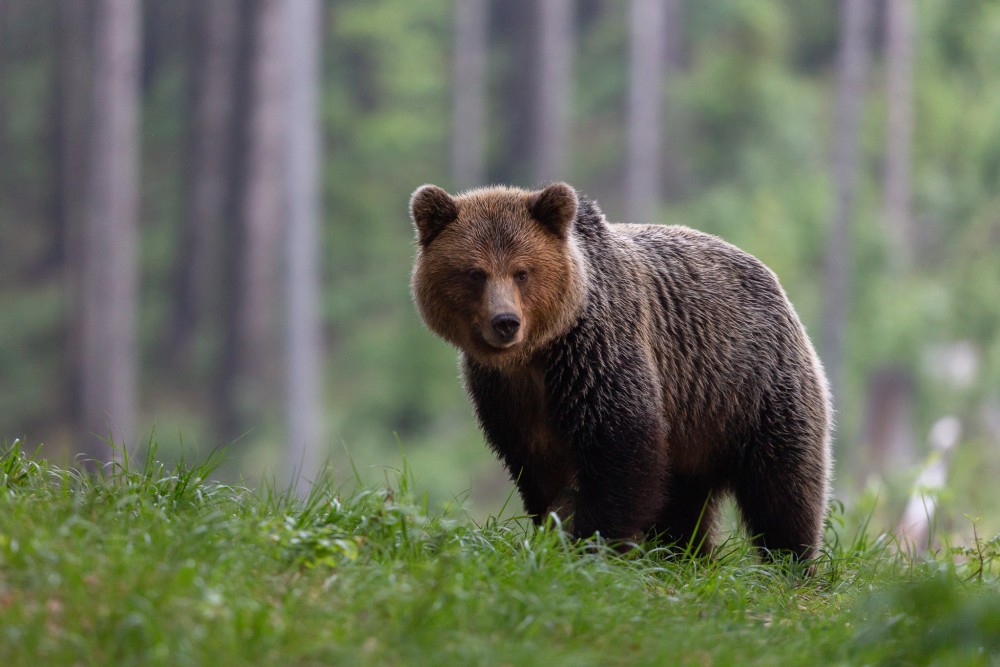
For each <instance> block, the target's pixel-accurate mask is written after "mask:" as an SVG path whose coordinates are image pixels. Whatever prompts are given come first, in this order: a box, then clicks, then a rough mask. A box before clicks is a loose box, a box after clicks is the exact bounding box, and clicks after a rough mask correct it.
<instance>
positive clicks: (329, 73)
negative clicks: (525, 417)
mask: <svg viewBox="0 0 1000 667" xmlns="http://www.w3.org/2000/svg"><path fill="white" fill-rule="evenodd" d="M296 7H304V8H306V10H305V13H301V12H299V10H298V9H292V8H296ZM309 8H311V11H312V12H313V14H311V15H310V14H309V13H308V11H309ZM550 180H565V181H568V182H570V183H572V184H573V185H575V186H576V187H577V188H578V189H580V190H581V191H582V192H585V193H587V194H589V195H591V196H593V197H595V198H596V199H597V200H598V201H599V203H600V204H601V206H602V208H603V209H604V211H605V212H606V213H607V214H608V217H609V219H611V220H613V221H642V222H661V223H678V224H685V225H689V226H691V227H695V228H697V229H701V230H704V231H707V232H710V233H713V234H718V235H720V236H722V237H723V238H725V239H727V240H729V241H731V242H733V243H735V244H737V245H739V246H741V247H743V248H745V249H746V250H748V251H750V252H751V253H753V254H755V255H756V256H757V257H759V258H760V259H762V260H763V261H764V262H765V263H766V264H767V265H768V266H770V267H771V268H772V269H773V270H774V271H775V272H776V273H777V274H778V276H779V277H780V279H781V281H782V283H783V284H784V286H785V288H786V291H787V292H788V294H789V296H790V298H791V300H792V302H793V303H794V304H795V306H796V308H797V310H798V311H799V314H800V316H801V317H802V319H803V320H804V322H805V324H806V326H807V328H808V330H809V331H810V333H811V334H812V336H813V339H814V341H815V342H816V343H817V345H818V347H819V350H820V354H821V357H822V358H823V360H824V363H825V364H826V366H827V369H828V372H829V374H830V376H831V380H832V382H833V387H834V389H835V393H836V403H837V409H838V428H837V435H836V458H837V480H836V495H837V497H838V498H841V499H843V500H844V501H846V502H848V503H849V504H853V503H860V502H864V501H865V500H866V499H867V500H868V501H870V504H871V505H872V506H873V507H874V506H876V504H875V499H876V498H877V499H878V503H877V508H876V510H875V512H876V513H875V516H876V520H877V521H881V522H882V523H883V524H884V526H885V527H890V528H891V527H892V525H894V521H895V520H896V519H897V518H898V516H899V512H900V511H901V508H902V504H903V502H904V501H905V498H906V496H907V494H908V492H909V489H910V487H911V485H912V484H913V482H914V479H915V478H916V476H917V472H918V469H919V467H920V464H921V463H923V462H924V461H925V460H926V459H927V458H928V456H942V457H943V458H944V459H945V460H946V461H948V462H950V469H949V475H948V483H947V487H946V490H945V492H944V493H943V494H942V496H941V502H942V508H943V511H942V512H941V513H940V514H939V516H938V518H937V519H936V520H937V522H938V524H939V526H938V529H939V531H940V532H941V533H945V534H947V533H967V532H968V531H969V529H970V526H971V522H970V521H969V518H972V519H975V520H976V521H977V522H978V524H979V530H980V532H981V533H986V532H997V531H1000V488H998V485H997V484H996V483H995V480H996V479H998V478H1000V336H998V333H1000V252H998V249H1000V2H996V1H992V0H951V1H949V2H939V1H937V0H912V1H911V0H871V1H870V2H869V1H868V0H844V1H843V2H834V1H833V0H752V1H751V0H713V1H711V2H699V1H695V0H684V1H682V0H663V1H662V2H657V1H655V0H633V1H632V2H626V1H624V0H578V1H576V2H573V1H571V0H538V1H537V2H532V1H529V0H504V1H493V2H487V1H486V0H458V1H454V2H453V1H448V0H425V1H423V2H419V3H418V2H406V1H404V0H327V1H326V2H322V3H320V2H298V1H296V0H290V1H288V2H281V1H278V0H247V1H246V2H240V1H238V0H208V1H202V0H185V1H176V2H167V1H166V0H146V1H145V2H138V1H137V0H63V1H61V2H57V1H55V0H2V1H0V438H2V439H4V440H6V441H7V442H10V441H13V440H14V439H21V440H22V441H23V442H25V443H27V447H28V448H29V449H30V448H32V447H34V446H41V447H42V449H41V453H42V455H43V456H44V457H45V458H48V459H51V460H55V461H58V462H63V463H65V462H73V461H83V460H84V458H87V457H96V458H97V459H98V460H102V459H109V458H111V457H112V456H113V455H114V453H113V452H112V451H111V450H110V449H109V448H108V447H107V445H106V444H105V443H103V442H102V441H101V439H100V437H104V438H106V437H107V436H108V434H109V433H110V434H112V435H113V436H114V438H115V440H116V441H117V442H119V444H122V443H124V444H125V445H127V446H128V448H129V450H130V451H135V452H139V451H141V450H142V449H143V448H145V447H146V446H147V445H148V443H150V442H155V443H156V445H157V448H158V451H157V456H158V457H159V458H163V459H166V460H168V461H170V460H176V459H180V458H185V459H187V460H192V459H194V460H197V459H199V458H203V457H205V456H207V455H208V453H209V452H210V451H212V450H214V449H216V448H219V447H226V450H227V461H226V463H225V465H224V466H223V467H222V468H221V469H220V471H219V473H220V474H222V475H225V476H229V477H231V478H239V477H243V478H246V479H248V480H251V481H255V480H259V479H260V478H261V477H267V476H270V475H277V476H278V479H279V480H281V483H284V480H287V479H288V474H289V473H291V472H292V471H294V470H297V469H302V470H303V471H304V472H305V473H306V477H309V475H310V473H312V474H315V473H314V472H313V471H315V469H316V466H317V465H318V463H319V462H320V461H322V460H325V459H327V458H328V459H329V460H330V461H331V462H332V464H333V470H334V474H335V476H336V477H337V478H338V479H340V480H344V483H345V484H348V483H350V482H349V481H348V480H350V479H352V477H353V475H354V472H353V471H354V470H355V469H356V470H357V471H358V472H359V473H360V474H361V475H362V477H365V478H374V479H378V478H379V477H380V476H381V475H382V474H383V471H385V470H387V469H389V468H398V467H400V466H402V465H403V464H402V460H403V457H404V455H405V460H406V465H408V466H409V467H410V468H411V469H412V470H413V472H414V476H415V478H416V480H417V484H418V486H419V487H420V488H422V489H424V490H426V492H427V493H428V497H429V499H430V500H431V502H432V503H433V504H443V503H449V502H452V501H454V500H455V499H458V500H459V501H461V502H463V503H464V504H465V506H466V507H468V508H469V509H470V511H471V512H472V513H473V514H474V515H482V514H484V513H488V512H494V511H496V510H497V508H498V507H499V506H500V505H501V504H502V503H503V499H504V498H505V497H506V496H507V494H508V493H509V489H510V486H509V483H508V482H507V480H506V479H505V477H504V476H503V474H502V472H501V470H500V466H499V465H498V464H497V463H496V462H495V461H494V460H493V458H492V456H491V455H490V454H489V452H488V451H487V450H486V448H485V446H484V445H483V444H482V438H481V436H480V434H479V432H478V430H477V428H476V425H475V422H474V419H473V417H472V413H471V409H470V407H469V405H468V403H467V400H466V398H465V396H464V395H463V391H462V388H461V385H460V383H459V381H458V379H457V376H458V370H457V363H456V354H455V352H454V350H452V349H451V348H449V347H448V346H447V345H446V344H444V343H443V342H441V341H439V340H437V339H436V338H434V337H433V336H432V335H431V334H430V333H429V332H427V331H426V330H425V329H424V327H423V325H422V324H421V322H420V320H419V318H418V316H417V314H416V311H415V309H414V307H413V304H412V301H411V298H410V295H409V286H408V279H409V270H410V266H411V262H412V258H413V255H414V246H413V241H412V229H411V227H410V223H409V221H408V219H407V199H408V196H409V194H410V192H412V190H413V189H414V188H415V187H417V186H418V185H420V184H422V183H425V182H433V183H436V184H438V185H441V186H443V187H446V188H448V189H450V190H452V191H456V190H460V189H463V188H467V187H473V186H477V185H481V184H488V183H509V184H515V185H520V186H525V187H534V186H538V185H541V184H543V183H545V182H547V181H550ZM944 418H948V419H947V420H946V421H943V422H942V421H941V420H942V419H944ZM935 425H937V429H934V427H935ZM932 431H934V432H935V433H937V434H939V435H938V436H935V438H932V437H931V435H930V434H931V433H932ZM151 434H152V435H151ZM941 434H943V435H941ZM95 435H96V436H100V437H95ZM935 439H943V440H947V441H948V442H949V443H955V444H954V447H953V449H952V450H949V453H945V454H942V453H941V452H938V453H937V454H934V453H933V451H932V447H931V443H932V441H933V440H935ZM81 455H82V458H81Z"/></svg>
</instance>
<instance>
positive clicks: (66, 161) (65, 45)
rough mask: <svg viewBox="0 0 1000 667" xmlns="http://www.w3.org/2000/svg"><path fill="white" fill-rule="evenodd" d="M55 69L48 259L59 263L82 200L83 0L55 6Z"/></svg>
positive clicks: (74, 240)
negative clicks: (51, 226) (53, 178)
mask: <svg viewBox="0 0 1000 667" xmlns="http://www.w3.org/2000/svg"><path fill="white" fill-rule="evenodd" d="M55 18H56V26H55V34H56V71H55V79H56V82H55V86H54V87H53V100H52V110H53V118H52V125H53V129H54V131H53V162H54V163H55V164H54V169H53V172H54V173H55V175H56V177H55V180H54V183H53V187H54V190H55V192H54V193H53V197H52V205H53V209H54V210H53V235H52V245H51V250H50V252H49V262H50V263H51V264H52V265H54V266H60V267H61V266H62V265H63V264H65V262H66V261H67V259H68V250H69V248H70V247H73V246H76V245H78V242H79V235H80V230H81V229H82V227H83V224H82V221H81V217H82V215H81V214H82V211H83V206H84V201H85V199H84V198H85V192H86V188H85V184H86V179H85V178H83V174H85V173H86V171H87V169H86V157H87V113H86V111H87V90H88V80H89V76H90V70H89V67H88V63H89V59H90V53H89V50H88V47H87V45H88V41H89V39H90V33H89V30H88V28H89V26H90V12H89V11H88V2H87V0H63V2H60V3H59V5H58V7H57V8H56V16H55Z"/></svg>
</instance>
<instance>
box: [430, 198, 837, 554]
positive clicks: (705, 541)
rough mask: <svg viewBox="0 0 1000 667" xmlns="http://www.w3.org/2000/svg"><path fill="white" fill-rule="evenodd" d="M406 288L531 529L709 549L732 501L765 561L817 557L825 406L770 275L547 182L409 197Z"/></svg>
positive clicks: (692, 234) (813, 362)
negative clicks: (440, 343)
mask: <svg viewBox="0 0 1000 667" xmlns="http://www.w3.org/2000/svg"><path fill="white" fill-rule="evenodd" d="M410 214H411V217H412V220H413V223H414V225H415V227H416V236H417V257H416V262H415V266H414V269H413V277H412V289H413V295H414V298H415V300H416V304H417V307H418V309H419V311H420V315H421V316H422V318H423V320H424V322H425V323H426V324H427V326H428V327H429V328H430V329H431V330H432V331H433V332H435V333H436V334H438V335H439V336H441V337H442V338H444V339H445V340H447V341H449V342H450V343H452V344H453V345H455V346H456V347H457V348H458V349H459V350H460V351H461V360H462V372H463V375H464V379H465V384H466V389H467V390H468V393H469V395H470V397H471V399H472V402H473V404H474V406H475V411H476V414H477V416H478V418H479V422H480V424H481V426H482V428H483V431H484V433H485V436H486V440H487V442H488V443H489V445H490V447H491V448H492V449H493V450H494V451H495V452H496V454H497V455H498V456H499V457H500V458H501V459H502V460H503V462H504V464H505V465H506V468H507V470H508V472H509V473H510V475H511V477H512V478H513V479H514V480H515V482H516V485H517V488H518V491H519V492H520V495H521V497H522V499H523V501H524V505H525V509H526V511H527V512H528V513H529V514H531V515H533V516H534V518H535V520H536V521H542V520H543V519H544V518H545V517H546V516H547V514H548V513H549V512H556V513H557V515H558V516H560V517H561V518H564V519H569V520H571V523H569V524H568V525H570V526H571V528H570V529H571V530H572V532H573V534H574V535H576V536H578V537H589V536H592V535H594V534H595V533H599V534H600V535H601V536H603V537H605V538H607V539H608V540H612V541H627V540H632V539H635V538H636V536H640V535H643V534H646V535H660V536H662V538H663V539H664V540H666V541H668V542H673V543H677V544H680V545H681V546H688V545H693V546H694V547H695V548H696V549H698V550H700V551H702V552H709V551H710V550H711V548H712V541H711V540H712V527H713V523H714V515H715V513H716V508H717V506H718V504H719V501H720V499H721V498H722V497H724V496H725V495H726V494H732V495H733V496H734V497H735V499H736V502H737V505H738V507H739V509H740V513H741V515H742V518H743V521H744V523H745V525H746V528H747V530H748V531H749V533H750V535H751V536H752V537H753V540H754V542H755V543H756V544H757V545H758V546H760V547H761V548H763V550H764V553H765V554H770V553H774V552H777V551H786V552H791V553H792V554H793V555H794V556H796V557H798V558H810V557H812V556H814V555H815V554H816V549H817V548H818V547H819V545H820V544H821V540H822V531H823V518H824V515H825V512H826V507H827V493H828V484H829V477H830V429H831V424H830V421H831V417H830V414H831V409H830V400H829V392H828V390H827V384H826V380H825V377H824V374H823V370H822V368H821V366H820V362H819V359H818V358H817V356H816V353H815V351H814V350H813V347H812V345H811V344H810V342H809V339H808V337H807V336H806V332H805V330H804V328H803V326H802V324H801V323H800V321H799V318H798V316H797V315H796V313H795V310H794V309H793V308H792V305H791V304H790V303H789V301H788V298H787V297H786V296H785V293H784V291H783V290H782V288H781V286H780V285H779V284H778V280H777V278H776V277H775V275H774V274H773V273H772V272H771V271H770V270H769V269H768V268H767V267H765V266H764V265H763V264H762V263H761V262H760V261H758V260H757V259H755V258H754V257H752V256H750V255H749V254H747V253H745V252H743V251H741V250H739V249H738V248H736V247H735V246H732V245H730V244H729V243H726V242H725V241H723V240H721V239H719V238H716V237H714V236H710V235H708V234H704V233H702V232H698V231H695V230H693V229H688V228H686V227H681V226H660V225H638V224H609V223H608V222H607V221H606V220H605V218H604V215H603V213H601V211H600V209H599V208H598V207H597V204H596V203H595V202H593V201H591V200H589V199H587V198H586V197H583V196H579V195H578V194H577V192H576V191H575V190H574V189H573V188H572V187H570V186H569V185H566V184H564V183H556V184H554V185H550V186H548V187H546V188H545V189H543V190H541V191H526V190H521V189H516V188H509V187H491V188H483V189H478V190H472V191H470V192H466V193H464V194H461V195H458V196H456V197H452V196H451V195H449V194H448V193H447V192H445V191H444V190H442V189H441V188H438V187H436V186H434V185H425V186H423V187H420V188H418V189H417V190H416V192H414V193H413V197H412V199H411V200H410Z"/></svg>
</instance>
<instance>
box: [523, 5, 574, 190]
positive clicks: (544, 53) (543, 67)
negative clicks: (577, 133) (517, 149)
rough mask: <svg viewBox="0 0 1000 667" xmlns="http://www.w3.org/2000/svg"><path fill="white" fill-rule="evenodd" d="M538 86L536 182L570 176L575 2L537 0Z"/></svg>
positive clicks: (535, 145)
mask: <svg viewBox="0 0 1000 667" xmlns="http://www.w3.org/2000/svg"><path fill="white" fill-rule="evenodd" d="M537 9H538V13H539V17H538V25H539V31H538V64H537V67H538V77H537V79H536V84H537V87H538V90H537V94H536V98H537V100H538V103H537V107H536V114H537V116H536V120H535V132H536V135H535V141H534V146H533V148H534V151H535V154H534V157H533V160H532V161H533V163H534V166H535V185H541V184H543V183H546V182H550V181H557V180H567V174H566V152H567V148H568V144H569V141H568V140H569V125H570V113H569V111H570V99H571V97H572V56H573V3H572V2H571V0H540V1H539V3H538V7H537Z"/></svg>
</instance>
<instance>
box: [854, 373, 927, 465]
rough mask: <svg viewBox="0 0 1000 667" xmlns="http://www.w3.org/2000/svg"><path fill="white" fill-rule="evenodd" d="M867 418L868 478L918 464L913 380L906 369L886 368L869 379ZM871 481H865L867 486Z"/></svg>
mask: <svg viewBox="0 0 1000 667" xmlns="http://www.w3.org/2000/svg"><path fill="white" fill-rule="evenodd" d="M866 406H867V407H866V412H867V417H866V419H865V430H864V436H863V438H862V443H863V444H864V447H865V451H866V452H867V454H868V456H867V459H868V460H867V461H865V465H863V466H862V469H863V470H864V477H868V476H870V475H875V476H877V477H885V476H886V475H888V474H891V473H893V472H900V471H902V470H906V469H907V468H909V466H911V465H913V463H914V462H915V452H914V446H913V443H914V435H913V378H912V377H911V376H910V373H909V371H908V370H907V369H906V368H903V367H899V366H889V367H883V368H881V369H879V370H877V371H875V372H874V373H872V374H871V376H870V378H869V380H868V398H867V401H866ZM866 481H867V480H866V479H862V480H861V482H862V484H864V483H865V482H866Z"/></svg>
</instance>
